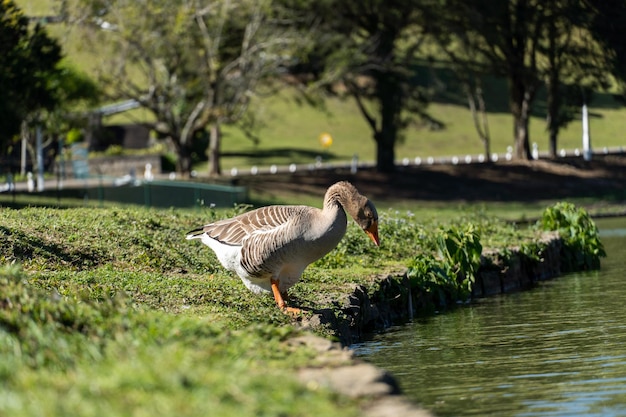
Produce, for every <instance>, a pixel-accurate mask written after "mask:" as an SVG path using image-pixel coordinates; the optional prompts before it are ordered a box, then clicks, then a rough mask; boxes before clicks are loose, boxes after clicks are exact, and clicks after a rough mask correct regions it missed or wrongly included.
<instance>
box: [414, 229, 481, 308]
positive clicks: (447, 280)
mask: <svg viewBox="0 0 626 417" xmlns="http://www.w3.org/2000/svg"><path fill="white" fill-rule="evenodd" d="M434 249H435V251H436V253H437V257H435V256H433V255H432V254H429V253H427V252H423V253H420V254H418V256H416V257H415V258H414V259H413V260H412V261H411V262H410V263H409V268H408V271H407V277H408V278H409V281H410V284H411V286H412V287H413V288H417V289H418V290H419V291H420V292H421V293H422V296H424V295H425V301H427V302H432V303H434V304H436V305H439V306H446V305H448V304H449V303H450V302H458V301H465V300H467V299H468V298H469V296H470V295H471V293H472V284H473V283H474V281H475V279H476V274H477V273H478V268H479V267H480V255H481V253H482V244H481V243H480V234H479V233H478V230H477V228H476V226H474V225H472V224H468V225H466V226H464V227H448V228H443V229H440V230H439V232H438V234H437V239H436V242H435V248H434Z"/></svg>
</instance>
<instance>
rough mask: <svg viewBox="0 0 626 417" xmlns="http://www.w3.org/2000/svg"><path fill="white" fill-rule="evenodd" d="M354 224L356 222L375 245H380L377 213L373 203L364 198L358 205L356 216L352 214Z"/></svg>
mask: <svg viewBox="0 0 626 417" xmlns="http://www.w3.org/2000/svg"><path fill="white" fill-rule="evenodd" d="M352 218H353V219H354V221H355V222H356V224H358V225H359V226H360V227H361V229H363V231H364V232H365V234H366V235H368V236H369V237H370V239H372V242H374V244H376V246H379V245H380V238H379V237H378V213H377V212H376V207H374V204H373V203H372V202H371V201H370V200H368V199H365V202H364V203H362V204H361V206H360V207H359V210H358V212H357V213H356V216H352Z"/></svg>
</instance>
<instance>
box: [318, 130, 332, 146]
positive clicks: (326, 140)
mask: <svg viewBox="0 0 626 417" xmlns="http://www.w3.org/2000/svg"><path fill="white" fill-rule="evenodd" d="M320 143H321V144H322V147H323V148H330V145H332V144H333V137H332V136H330V133H322V134H321V135H320Z"/></svg>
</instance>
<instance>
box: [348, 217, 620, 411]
mask: <svg viewBox="0 0 626 417" xmlns="http://www.w3.org/2000/svg"><path fill="white" fill-rule="evenodd" d="M596 224H597V225H598V227H599V228H600V231H601V239H602V242H603V244H604V246H605V249H606V251H607V254H608V256H607V258H603V259H602V268H601V270H600V271H596V272H590V273H577V274H570V275H564V276H561V277H559V278H556V279H554V280H551V281H546V282H543V283H541V284H540V285H539V286H538V287H537V288H534V289H532V290H530V291H525V292H520V293H515V294H508V295H503V296H497V297H492V298H485V299H481V300H479V301H478V302H477V303H475V304H474V305H472V306H470V307H466V308H459V309H457V310H455V311H452V312H448V313H444V314H440V315H436V316H432V317H428V318H424V319H421V320H417V321H415V322H413V323H410V324H407V325H404V326H398V327H395V328H392V329H390V330H389V331H387V332H385V333H383V334H380V335H376V336H374V337H373V339H372V340H370V341H368V342H365V343H362V344H360V345H357V346H355V347H354V349H355V352H356V353H357V355H358V356H361V357H362V358H364V359H366V360H368V361H370V362H372V363H374V364H376V365H378V366H380V367H382V368H385V369H388V370H389V371H391V372H392V373H393V374H394V375H395V376H396V378H397V379H398V380H399V382H400V386H401V387H402V389H403V391H404V393H405V394H406V395H407V396H409V397H411V398H412V399H413V400H415V401H416V402H417V403H419V404H421V405H422V406H423V407H424V408H426V409H429V410H431V411H433V412H434V413H435V414H436V415H438V416H519V417H527V416H626V306H625V305H624V304H625V303H626V272H625V271H626V219H623V218H620V219H603V220H599V221H597V222H596Z"/></svg>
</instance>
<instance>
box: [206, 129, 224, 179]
mask: <svg viewBox="0 0 626 417" xmlns="http://www.w3.org/2000/svg"><path fill="white" fill-rule="evenodd" d="M221 142H222V132H221V130H220V125H219V123H218V122H215V123H213V124H212V125H211V129H210V134H209V148H208V150H207V154H208V155H207V156H208V157H209V176H210V177H216V176H219V175H221V174H222V169H221V167H220V145H221Z"/></svg>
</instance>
